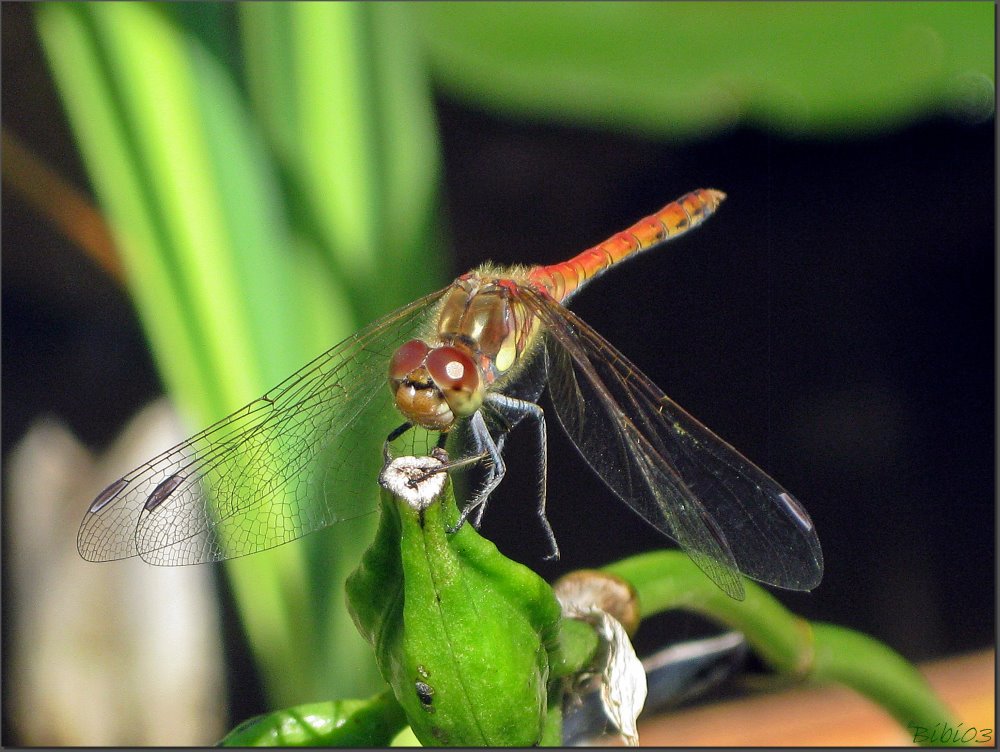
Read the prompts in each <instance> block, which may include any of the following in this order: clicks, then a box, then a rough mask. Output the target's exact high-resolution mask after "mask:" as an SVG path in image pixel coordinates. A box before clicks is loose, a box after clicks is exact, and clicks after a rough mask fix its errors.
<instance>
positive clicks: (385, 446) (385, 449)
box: [382, 421, 413, 465]
mask: <svg viewBox="0 0 1000 752" xmlns="http://www.w3.org/2000/svg"><path fill="white" fill-rule="evenodd" d="M411 428H413V424H412V423H410V422H409V421H407V422H406V423H404V424H403V425H401V426H398V427H396V428H394V429H392V431H390V432H389V435H388V436H386V437H385V441H384V442H382V459H383V460H385V464H387V465H388V464H389V463H390V462H392V454H391V453H390V452H389V445H390V444H391V443H392V442H394V441H395V440H396V439H398V438H399V437H400V436H402V435H403V434H404V433H406V432H407V431H409V430H410V429H411Z"/></svg>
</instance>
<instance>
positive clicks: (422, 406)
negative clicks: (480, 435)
mask: <svg viewBox="0 0 1000 752" xmlns="http://www.w3.org/2000/svg"><path fill="white" fill-rule="evenodd" d="M389 388H390V389H391V390H392V394H393V398H394V399H395V401H396V407H397V408H399V411H400V412H401V413H403V415H404V416H406V418H407V420H410V421H411V422H413V423H415V424H417V425H419V426H423V427H424V428H427V429H430V430H432V431H447V430H448V429H450V428H451V427H452V425H453V424H454V423H455V421H456V420H458V419H459V418H464V417H467V416H469V415H472V414H473V413H474V412H476V410H478V409H479V407H480V405H482V404H483V394H484V392H485V388H484V385H483V377H482V374H481V373H480V371H479V367H478V366H477V365H476V363H475V361H474V360H473V358H472V356H471V355H470V354H469V352H468V351H467V350H466V349H465V348H462V347H460V346H455V345H448V344H445V345H439V346H437V347H430V346H429V345H428V344H427V343H426V342H424V341H423V340H419V339H413V340H410V341H409V342H406V343H405V344H403V345H401V346H400V347H399V349H397V350H396V352H395V353H394V354H393V356H392V360H391V361H390V362H389Z"/></svg>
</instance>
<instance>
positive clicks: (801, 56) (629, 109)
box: [418, 2, 995, 137]
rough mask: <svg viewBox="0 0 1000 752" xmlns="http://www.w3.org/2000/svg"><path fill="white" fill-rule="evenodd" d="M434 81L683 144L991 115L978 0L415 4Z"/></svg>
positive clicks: (533, 111) (988, 56) (554, 116)
mask: <svg viewBox="0 0 1000 752" xmlns="http://www.w3.org/2000/svg"><path fill="white" fill-rule="evenodd" d="M420 11H421V12H420V14H419V16H418V18H419V21H420V29H421V33H422V36H423V40H424V43H425V44H426V46H427V50H428V54H429V56H430V58H431V65H432V69H433V72H434V76H435V79H436V81H438V82H439V83H440V84H441V85H442V86H443V87H445V88H446V89H447V90H448V91H449V92H450V93H451V94H453V95H454V96H457V97H460V98H462V99H465V100H468V101H470V102H474V103H476V104H477V105H479V106H482V107H485V108H487V109H490V110H494V111H497V112H500V113H502V114H504V115H505V116H511V115H520V116H526V117H531V118H534V119H540V120H560V121H563V122H569V123H576V124H588V125H593V126H598V127H603V128H608V129H611V130H615V131H632V132H636V133H642V134H648V135H652V136H660V137H663V136H670V137H683V136H691V135H706V134H708V133H710V132H712V131H715V130H718V129H720V128H724V127H727V126H730V125H733V124H735V123H736V122H739V121H748V122H751V123H755V124H758V125H762V126H766V127H769V128H772V129H775V130H780V131H799V132H804V133H812V134H839V133H845V132H847V133H854V132H858V131H866V130H868V131H871V130H883V129H886V128H891V127H895V126H898V125H901V124H903V123H905V122H907V121H910V120H913V119H914V118H916V117H919V116H922V115H926V114H928V113H932V112H939V111H942V110H952V111H957V112H959V113H964V114H965V116H968V117H975V116H976V115H975V113H979V114H978V116H979V117H988V116H989V114H990V112H991V111H992V94H991V92H992V89H993V69H994V13H995V6H994V4H993V3H987V2H938V3H934V2H901V3H884V2H850V3H847V2H838V3H830V2H818V3H785V2H718V3H715V2H713V3H703V2H669V3H652V2H614V3H611V2H579V3H558V2H539V3H502V2H484V3H461V2H431V3H424V4H421V6H420Z"/></svg>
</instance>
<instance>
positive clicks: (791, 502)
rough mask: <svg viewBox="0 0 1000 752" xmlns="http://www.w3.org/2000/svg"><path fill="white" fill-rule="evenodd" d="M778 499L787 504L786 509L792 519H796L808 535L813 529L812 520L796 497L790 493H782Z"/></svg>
mask: <svg viewBox="0 0 1000 752" xmlns="http://www.w3.org/2000/svg"><path fill="white" fill-rule="evenodd" d="M778 498H779V499H781V500H782V501H783V502H784V503H785V509H787V510H788V511H789V512H791V513H792V517H794V518H795V522H796V523H798V526H799V527H801V528H802V529H803V530H805V531H806V532H807V533H808V532H809V531H810V530H812V529H813V521H812V518H811V517H810V516H809V513H808V512H806V510H805V509H804V508H803V507H802V505H801V504H799V502H798V500H797V499H796V498H795V497H794V496H792V495H791V494H789V493H784V492H782V493H780V494H778Z"/></svg>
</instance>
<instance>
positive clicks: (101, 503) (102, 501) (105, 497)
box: [87, 478, 128, 514]
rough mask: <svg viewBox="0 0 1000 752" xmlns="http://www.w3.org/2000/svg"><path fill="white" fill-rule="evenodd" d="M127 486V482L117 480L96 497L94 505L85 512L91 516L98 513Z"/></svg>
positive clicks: (121, 479)
mask: <svg viewBox="0 0 1000 752" xmlns="http://www.w3.org/2000/svg"><path fill="white" fill-rule="evenodd" d="M127 485H128V481H127V480H125V479H124V478H119V479H118V480H116V481H115V482H114V483H112V484H111V485H110V486H108V487H107V488H105V489H104V490H103V491H101V492H100V493H99V494H98V495H97V498H96V499H94V503H93V504H91V505H90V509H88V510H87V511H88V512H90V513H91V514H93V513H94V512H100V511H101V510H102V509H104V507H105V506H107V504H108V502H109V501H111V500H112V499H113V498H115V497H116V496H117V495H118V494H119V493H120V492H121V490H122V489H123V488H125V486H127Z"/></svg>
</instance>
